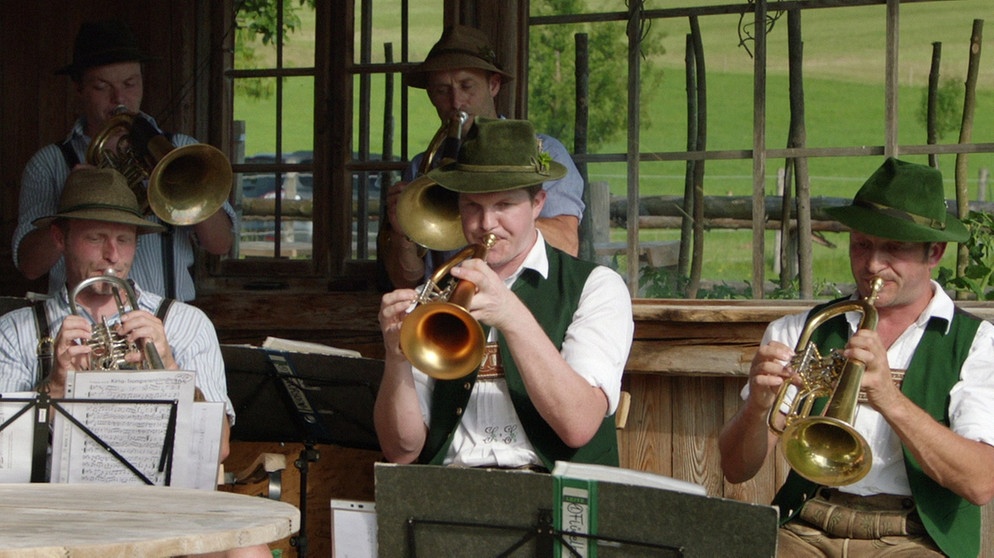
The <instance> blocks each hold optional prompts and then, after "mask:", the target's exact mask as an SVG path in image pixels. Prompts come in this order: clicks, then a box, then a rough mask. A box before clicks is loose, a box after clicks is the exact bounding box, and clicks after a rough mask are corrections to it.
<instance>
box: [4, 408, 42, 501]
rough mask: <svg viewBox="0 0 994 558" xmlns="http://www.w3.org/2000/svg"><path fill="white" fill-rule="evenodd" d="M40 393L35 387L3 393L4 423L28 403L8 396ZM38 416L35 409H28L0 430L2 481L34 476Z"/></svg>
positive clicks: (22, 480) (21, 480) (22, 479)
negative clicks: (34, 446) (35, 391)
mask: <svg viewBox="0 0 994 558" xmlns="http://www.w3.org/2000/svg"><path fill="white" fill-rule="evenodd" d="M36 395H37V394H36V393H34V392H33V391H29V392H22V393H17V392H10V393H4V394H0V424H7V421H8V420H12V419H14V416H15V415H17V413H18V412H20V411H21V410H22V409H23V408H24V406H25V405H27V403H24V402H20V401H18V402H14V401H5V399H8V400H9V399H33V398H34V397H35V396H36ZM34 418H35V414H34V411H28V412H26V413H24V414H22V415H21V416H19V417H17V419H16V420H12V422H10V423H9V424H7V426H6V427H5V428H4V429H3V430H0V483H3V482H28V481H30V480H31V444H32V438H33V436H32V434H33V428H32V427H33V425H34Z"/></svg>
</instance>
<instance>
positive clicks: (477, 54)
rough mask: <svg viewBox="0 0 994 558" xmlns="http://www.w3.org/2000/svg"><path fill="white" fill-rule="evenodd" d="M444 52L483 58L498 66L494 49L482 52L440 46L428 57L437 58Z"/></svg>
mask: <svg viewBox="0 0 994 558" xmlns="http://www.w3.org/2000/svg"><path fill="white" fill-rule="evenodd" d="M442 54H465V55H467V56H472V57H473V58H479V59H480V60H483V61H484V62H486V63H488V64H490V65H492V66H494V67H496V66H497V55H496V54H495V53H494V51H492V50H491V51H486V52H480V51H472V50H470V49H468V48H440V49H438V50H436V51H434V52H432V53H430V54H429V55H428V58H429V59H431V58H435V57H437V56H440V55H442Z"/></svg>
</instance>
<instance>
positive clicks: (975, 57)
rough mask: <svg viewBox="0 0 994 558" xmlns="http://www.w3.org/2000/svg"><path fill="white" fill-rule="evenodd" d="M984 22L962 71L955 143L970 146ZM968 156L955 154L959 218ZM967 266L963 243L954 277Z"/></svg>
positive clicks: (965, 197) (977, 26)
mask: <svg viewBox="0 0 994 558" xmlns="http://www.w3.org/2000/svg"><path fill="white" fill-rule="evenodd" d="M983 35H984V20H982V19H975V20H973V34H972V35H971V37H970V62H969V65H968V67H967V72H966V92H965V93H964V96H963V123H962V124H961V125H960V132H959V142H960V143H961V144H963V143H970V139H971V138H972V137H973V112H974V110H975V109H976V106H977V75H978V74H979V73H980V47H981V45H982V44H983ZM969 158H970V156H969V154H968V153H958V154H957V155H956V214H957V215H958V216H959V217H960V218H961V219H962V218H963V217H966V215H967V213H968V211H969V210H968V208H967V206H968V204H969V203H970V194H969V192H968V191H967V188H966V182H967V176H966V171H967V166H966V165H967V160H968V159H969ZM969 263H970V253H969V251H968V250H967V247H966V245H965V244H960V245H959V250H958V251H957V253H956V276H957V277H962V276H963V274H964V273H966V266H967V265H968V264H969ZM965 295H966V293H963V292H959V291H957V293H956V298H957V299H959V298H963V297H964V296H965Z"/></svg>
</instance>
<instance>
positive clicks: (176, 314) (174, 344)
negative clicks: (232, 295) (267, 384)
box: [165, 302, 235, 424]
mask: <svg viewBox="0 0 994 558" xmlns="http://www.w3.org/2000/svg"><path fill="white" fill-rule="evenodd" d="M165 328H166V338H167V339H169V346H170V348H171V349H172V352H173V358H175V359H176V364H177V365H179V367H180V369H181V370H191V371H193V372H195V373H196V374H197V387H198V388H200V391H202V392H203V394H204V398H205V399H207V400H208V401H220V402H223V403H224V408H225V412H226V413H227V414H228V418H229V421H230V422H231V424H234V422H235V410H234V407H233V406H232V404H231V399H229V398H228V385H227V380H226V378H225V373H224V359H223V358H222V357H221V346H220V344H219V342H218V339H217V333H216V332H215V331H214V325H213V324H212V323H211V321H210V319H209V318H207V315H206V314H204V313H203V311H202V310H200V309H199V308H196V307H194V306H190V305H189V304H184V303H181V302H176V303H174V304H173V305H172V306H171V307H170V308H169V313H168V314H167V315H166V320H165Z"/></svg>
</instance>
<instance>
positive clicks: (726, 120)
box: [236, 0, 994, 282]
mask: <svg viewBox="0 0 994 558" xmlns="http://www.w3.org/2000/svg"><path fill="white" fill-rule="evenodd" d="M537 2H538V0H534V1H533V5H535V4H537ZM727 3H728V2H717V1H714V0H685V1H682V2H679V4H680V5H717V4H727ZM414 4H417V5H418V7H416V8H413V9H412V13H411V22H412V29H414V30H415V31H414V32H412V33H411V36H412V44H411V47H410V53H411V54H410V57H411V59H412V60H419V59H421V58H423V56H424V54H425V53H427V51H428V49H429V48H430V46H431V44H432V43H433V42H434V40H435V39H436V38H437V37H438V35H439V33H440V31H441V24H440V21H441V17H440V15H439V14H440V13H441V5H440V4H441V3H440V2H439V3H438V6H425V5H424V4H428V3H414ZM589 4H590V5H591V6H596V9H594V8H588V10H587V11H591V12H593V11H623V10H625V7H624V3H623V2H622V1H621V0H599V1H597V2H593V1H591V2H590V3H589ZM647 4H648V5H647V8H648V9H656V8H667V7H672V5H673V4H674V3H673V2H669V1H667V2H649V3H647ZM654 4H658V5H654ZM398 6H399V1H397V0H390V1H385V2H377V3H376V11H374V15H373V27H374V36H375V40H374V46H373V52H372V59H373V61H381V60H382V57H383V55H382V51H383V43H384V42H387V41H390V42H393V43H394V50H395V51H399V38H400V35H399V31H397V29H398V28H399V21H400V19H399V15H398V13H399V9H398ZM990 12H991V10H990V3H989V0H941V1H936V2H925V3H916V4H905V5H902V6H901V33H900V36H899V40H900V59H899V67H898V75H899V78H898V79H899V83H900V93H899V99H900V101H899V102H900V110H899V128H898V129H899V132H898V138H899V143H900V144H905V145H918V144H924V143H926V136H925V130H924V128H923V125H922V124H921V123H920V122H919V119H918V117H917V114H918V112H919V110H920V109H919V107H920V103H921V98H922V95H923V92H924V88H925V86H926V84H927V79H928V71H929V64H930V61H931V56H932V54H931V53H932V44H933V43H935V42H941V44H942V65H941V74H942V78H943V79H955V80H958V81H960V82H962V81H963V80H964V79H965V77H966V70H967V57H968V52H969V40H970V34H971V29H972V25H973V20H974V19H975V18H984V17H985V16H989V14H990ZM884 13H885V10H884V7H883V6H873V7H864V8H833V9H813V10H806V11H805V12H804V14H803V16H802V25H803V36H804V58H805V67H804V76H805V82H804V93H805V100H806V108H805V110H806V124H807V145H808V146H809V147H842V146H857V145H873V146H879V145H882V144H883V143H884V50H885V36H886V32H885V28H884ZM301 15H302V17H301V20H302V23H303V25H302V29H301V31H300V32H299V33H298V34H295V35H294V36H293V37H291V42H290V44H289V45H288V46H287V48H286V50H285V52H286V55H287V57H288V58H289V59H291V60H292V61H293V63H296V64H300V65H306V64H308V58H307V56H306V55H305V54H301V53H302V52H306V51H307V50H308V48H312V47H313V41H312V40H309V39H308V37H312V36H313V17H308V15H307V14H301ZM611 25H618V24H617V23H612V24H611ZM308 26H310V27H308ZM737 26H738V16H709V17H702V18H701V28H702V33H703V36H704V49H705V51H704V56H705V61H706V64H707V68H708V73H707V86H708V92H709V97H708V99H709V100H708V149H710V150H725V149H749V148H750V147H751V141H752V135H753V130H752V128H753V124H752V120H753V106H752V105H753V101H752V99H753V94H752V93H753V80H752V65H753V61H752V59H751V58H750V57H749V55H748V54H747V53H746V52H745V50H744V49H743V48H741V47H740V46H739V44H738V43H739V35H738V31H737ZM357 27H358V26H357ZM688 31H689V26H688V23H687V21H686V20H685V19H682V18H681V19H667V20H657V21H654V22H653V25H652V27H651V28H650V33H654V34H657V35H658V36H659V38H660V41H661V43H662V45H663V46H664V48H665V53H664V54H662V55H659V56H657V57H656V58H654V59H653V60H652V61H651V65H652V67H654V68H656V69H657V70H659V71H661V72H662V78H661V80H659V81H658V82H654V86H653V87H651V88H649V89H650V90H649V91H643V95H644V97H643V108H644V111H645V113H647V114H648V116H649V118H650V121H651V124H650V125H649V126H647V127H644V129H642V130H641V131H640V136H641V138H640V139H641V143H640V146H641V150H642V151H643V152H665V151H680V150H683V149H684V143H685V141H686V140H685V136H686V132H685V127H686V108H685V107H686V100H685V96H686V92H685V90H684V70H683V63H684V61H683V59H684V53H683V50H684V46H683V45H684V40H685V39H684V36H685V34H686V33H687V32H688ZM786 41H787V18H786V15H783V16H782V17H780V18H779V19H778V20H777V21H776V22H775V24H774V27H773V29H772V31H771V33H770V35H769V43H768V64H767V72H768V76H767V82H768V84H767V89H766V95H767V103H766V141H767V146H768V147H771V148H780V147H784V146H785V144H786V130H787V126H788V118H789V114H788V97H787V94H788V91H787V75H786V59H787V47H786ZM358 50H359V49H358V48H357V49H356V51H357V52H358ZM987 50H988V51H989V50H990V48H988V49H987ZM263 54H265V53H263ZM991 56H994V53H984V58H982V61H981V62H982V63H981V76H980V80H979V88H978V93H977V108H976V114H975V117H974V129H973V136H972V141H973V142H978V143H980V142H992V141H994V73H992V72H991V68H992V66H991V64H990V62H989V60H990V57H991ZM620 62H621V63H619V64H616V65H614V68H613V69H614V70H617V69H618V68H623V66H624V61H620ZM597 70H598V69H595V71H597ZM602 71H611V69H603V70H602ZM356 86H357V91H358V81H357V82H356ZM383 86H384V80H383V78H382V77H379V76H378V77H374V79H373V80H372V83H371V89H372V98H373V99H374V101H373V106H372V109H371V113H370V126H371V130H372V131H373V140H372V145H373V147H372V150H373V151H374V152H379V151H380V150H381V145H382V140H381V139H380V137H379V134H380V131H381V130H382V122H383V102H382V99H381V98H382V91H383ZM395 87H396V89H397V90H398V91H397V93H396V97H395V99H394V106H395V107H399V106H400V94H401V93H400V91H399V90H400V89H401V88H400V87H399V80H398V81H397V82H395ZM563 94H564V95H572V86H570V88H569V89H568V90H566V91H564V93H563ZM356 96H357V97H358V94H357V95H356ZM273 102H274V101H273V99H268V100H252V99H244V98H239V99H237V100H236V117H237V118H240V119H244V120H246V121H247V129H248V130H249V131H250V132H249V134H248V135H247V141H246V153H247V154H253V153H261V152H272V151H273V150H274V143H273V141H272V138H273V137H274V123H273V118H272V116H271V115H272V114H273V113H274V110H273V106H274V105H273ZM409 103H410V115H409V122H410V123H411V137H410V145H411V146H412V149H416V150H419V149H420V148H421V146H424V145H426V144H427V142H428V139H429V138H430V137H431V135H432V134H434V132H435V130H436V124H435V122H436V121H437V117H436V116H435V114H434V110H433V109H432V107H431V105H430V104H429V103H428V100H427V98H426V96H425V95H424V94H423V92H422V91H420V90H410V92H409ZM591 104H592V105H597V106H607V107H610V108H611V109H612V110H617V111H618V112H619V114H621V115H624V114H625V112H626V110H627V109H626V107H625V92H624V91H619V92H617V94H616V95H613V96H612V97H611V98H607V99H591ZM312 109H313V101H312V89H311V87H310V82H309V81H308V80H306V79H297V80H292V81H289V82H287V90H286V98H285V100H284V126H285V127H286V129H285V130H284V145H283V150H284V151H296V150H302V149H311V147H312V142H313V140H312V129H313V122H312V117H311V114H312ZM531 110H533V111H534V110H536V108H535V107H531ZM356 111H358V109H356ZM267 115H270V116H268V117H267ZM399 117H400V115H399V112H398V113H396V114H395V115H394V118H395V119H399ZM422 123H423V124H422ZM398 129H399V125H398ZM560 139H563V140H564V143H566V144H567V145H569V143H570V142H569V141H567V140H568V138H560ZM956 140H957V132H953V133H950V134H947V136H946V137H944V138H942V140H941V143H954V142H955V141H956ZM624 147H625V139H624V138H615V139H614V140H612V141H610V142H608V143H607V144H606V145H605V146H604V147H603V148H602V149H600V152H604V153H610V152H621V151H623V150H624ZM399 150H400V146H399V142H398V143H397V144H396V145H395V146H394V152H395V153H397V152H399ZM908 159H910V160H915V161H918V162H924V161H925V159H924V157H908ZM879 163H880V161H879V159H878V158H876V157H864V158H845V157H839V158H820V159H811V160H809V168H810V174H811V187H812V195H815V196H831V197H849V196H851V195H852V194H853V193H854V192H855V191H856V189H857V188H858V187H859V185H860V184H861V183H862V181H863V180H864V179H865V177H866V176H868V175H869V174H870V173H871V172H872V171H873V169H875V168H876V167H877V166H878V165H879ZM954 163H955V156H954V155H945V156H942V157H941V158H940V166H941V168H942V169H943V171H944V173H945V176H946V185H947V195H948V196H949V197H953V195H954V192H955V190H954V184H953V180H952V176H953V174H952V169H953V166H954ZM782 164H783V162H782V161H774V160H770V161H768V164H767V192H768V193H773V192H774V189H775V186H776V172H777V167H779V166H782ZM683 167H684V165H683V164H682V163H645V164H643V165H642V166H641V169H640V181H639V191H640V194H641V195H643V196H650V195H659V194H679V193H681V192H682V190H683ZM982 168H987V169H994V154H990V153H985V154H973V155H970V156H969V169H970V170H969V172H968V177H969V181H970V183H969V190H970V192H971V197H973V196H975V195H976V191H977V180H978V176H979V174H980V170H981V169H982ZM589 178H590V180H591V181H607V182H608V183H609V184H610V185H611V191H612V193H613V194H615V195H624V193H625V192H626V189H627V186H626V184H627V179H626V176H625V167H624V165H623V164H597V165H591V166H590V167H589ZM705 193H706V194H707V195H726V194H728V195H750V194H751V193H752V163H751V161H750V160H742V161H709V162H708V163H707V166H706V179H705ZM677 234H678V233H677V232H675V231H659V230H643V231H642V232H641V235H640V238H641V240H643V241H647V240H655V239H673V238H676V237H677ZM613 237H614V238H615V239H618V240H622V239H624V238H625V231H624V230H620V229H619V230H615V231H613ZM829 240H830V241H831V242H833V243H835V244H836V245H837V246H838V247H837V248H834V249H832V248H826V247H823V246H817V245H816V247H815V250H816V251H815V256H814V257H815V270H814V273H815V277H816V281H828V282H847V281H848V279H849V272H848V267H847V265H846V263H845V262H846V251H845V245H846V242H847V239H846V237H845V235H829ZM766 246H767V258H766V259H767V262H768V267H767V276H768V277H770V275H771V269H772V267H771V265H772V261H773V258H774V254H773V252H772V250H773V242H772V237H770V238H768V239H767V242H766ZM705 250H706V254H707V257H706V258H705V263H704V277H705V278H707V279H713V280H718V281H741V280H745V279H748V278H749V277H750V276H751V265H752V259H751V237H750V233H749V232H748V231H711V232H709V233H707V235H706V239H705ZM947 259H949V258H947ZM949 265H950V266H951V265H952V264H951V260H950V263H949Z"/></svg>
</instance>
